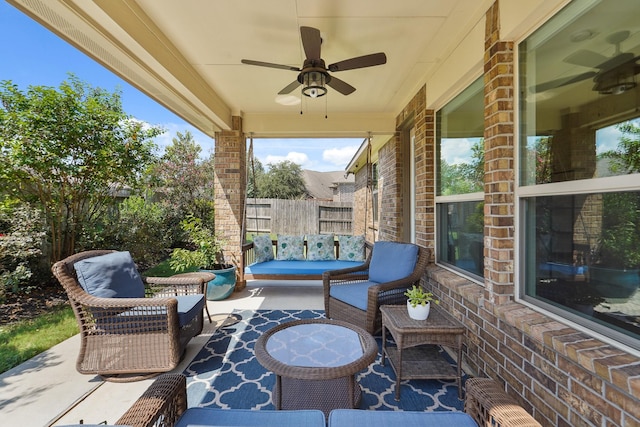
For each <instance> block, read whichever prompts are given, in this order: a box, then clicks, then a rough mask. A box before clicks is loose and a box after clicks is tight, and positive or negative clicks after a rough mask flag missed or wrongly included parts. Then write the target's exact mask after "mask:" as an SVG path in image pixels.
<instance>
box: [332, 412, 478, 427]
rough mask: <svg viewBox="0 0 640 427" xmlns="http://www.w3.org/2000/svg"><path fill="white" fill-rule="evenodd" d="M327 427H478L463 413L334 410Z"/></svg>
mask: <svg viewBox="0 0 640 427" xmlns="http://www.w3.org/2000/svg"><path fill="white" fill-rule="evenodd" d="M328 426H329V427H351V426H376V427H454V426H455V427H478V424H476V422H475V421H474V420H473V418H471V417H470V416H469V415H468V414H465V413H464V412H416V411H361V410H357V409H334V410H333V411H331V413H330V414H329V424H328Z"/></svg>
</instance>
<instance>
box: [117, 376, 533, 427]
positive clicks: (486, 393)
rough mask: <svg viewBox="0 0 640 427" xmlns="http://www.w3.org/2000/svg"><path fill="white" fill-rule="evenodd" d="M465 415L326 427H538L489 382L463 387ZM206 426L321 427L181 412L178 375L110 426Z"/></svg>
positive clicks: (412, 415) (312, 416) (366, 418)
mask: <svg viewBox="0 0 640 427" xmlns="http://www.w3.org/2000/svg"><path fill="white" fill-rule="evenodd" d="M464 406H465V413H462V412H412V411H364V410H358V409H336V410H334V411H332V412H331V413H330V415H329V420H328V426H329V427H348V426H353V425H376V426H378V427H396V426H398V425H402V426H403V427H411V426H421V427H429V426H433V427H436V426H443V425H456V426H460V427H464V426H475V425H478V426H482V427H494V426H501V427H511V426H513V427H515V426H518V427H540V424H539V423H538V422H537V421H536V420H535V419H534V418H533V417H532V416H531V415H529V413H528V412H527V411H525V410H524V409H523V408H522V407H521V406H519V405H518V404H517V402H516V401H515V400H514V399H512V398H511V397H509V396H508V395H507V394H506V393H505V392H504V391H502V389H501V388H500V386H499V385H498V384H497V383H496V382H495V381H493V380H491V379H489V378H472V379H469V380H467V383H466V400H465V405H464ZM160 421H161V422H162V425H163V426H166V427H174V426H175V427H185V426H188V425H198V426H201V427H206V426H211V427H213V426H246V427H249V426H262V427H271V426H273V427H276V426H278V427H280V426H294V425H295V426H310V427H324V426H325V419H324V415H323V414H322V412H321V411H317V410H301V411H270V410H260V411H257V410H243V409H211V408H189V409H187V392H186V379H185V377H184V376H183V375H180V374H165V375H162V376H161V377H159V378H158V379H157V380H155V381H154V383H153V384H152V385H151V386H150V387H149V388H148V389H147V391H145V392H144V394H143V395H142V396H141V397H140V398H139V399H138V400H137V401H136V402H135V403H134V404H133V406H131V408H129V410H128V411H127V412H126V413H125V414H124V415H123V416H122V417H121V418H120V419H119V420H118V421H117V422H116V425H128V426H132V427H147V426H153V425H159V424H158V423H159V422H160Z"/></svg>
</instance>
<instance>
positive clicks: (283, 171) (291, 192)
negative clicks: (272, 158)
mask: <svg viewBox="0 0 640 427" xmlns="http://www.w3.org/2000/svg"><path fill="white" fill-rule="evenodd" d="M305 194H306V187H305V185H304V179H303V178H302V168H301V167H300V165H298V164H295V163H293V162H291V161H289V160H285V161H283V162H280V163H276V164H273V163H270V164H269V171H268V172H267V173H266V174H265V175H264V177H263V179H262V180H260V181H259V182H258V195H259V197H265V198H271V199H299V198H301V197H303V196H304V195H305Z"/></svg>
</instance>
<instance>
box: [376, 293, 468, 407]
mask: <svg viewBox="0 0 640 427" xmlns="http://www.w3.org/2000/svg"><path fill="white" fill-rule="evenodd" d="M380 311H381V313H382V364H383V365H384V363H385V357H388V358H389V362H390V363H391V367H392V368H393V370H394V372H395V373H396V400H398V399H399V398H400V381H402V380H406V379H455V380H457V382H458V397H459V398H460V399H462V339H463V337H464V332H465V327H464V325H463V324H462V323H460V322H459V321H457V320H456V319H454V318H453V317H452V316H451V315H449V314H448V313H446V312H445V311H444V310H442V309H440V308H438V307H435V306H433V305H432V307H431V312H430V314H429V318H428V319H427V320H414V319H412V318H410V317H409V315H408V314H407V308H406V306H397V305H396V306H394V305H385V306H381V307H380ZM387 331H389V333H390V334H391V336H392V337H393V339H394V340H395V342H396V346H395V347H393V346H392V347H388V346H387V340H386V333H387ZM427 344H432V345H441V346H445V347H449V348H451V349H453V350H457V353H458V360H457V363H456V365H457V366H456V369H454V367H453V366H451V364H450V363H449V362H447V361H446V360H445V359H444V358H443V357H442V356H441V355H440V352H439V351H438V350H437V348H433V346H428V345H427Z"/></svg>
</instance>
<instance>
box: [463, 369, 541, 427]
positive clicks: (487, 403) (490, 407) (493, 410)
mask: <svg viewBox="0 0 640 427" xmlns="http://www.w3.org/2000/svg"><path fill="white" fill-rule="evenodd" d="M464 410H465V412H466V413H467V414H469V415H470V416H471V417H472V418H473V419H474V420H475V421H476V423H478V425H479V426H481V427H511V426H513V427H541V424H540V423H538V422H537V421H536V420H535V418H533V417H532V416H531V415H530V414H529V413H528V412H527V411H525V409H524V408H523V407H522V406H520V405H519V404H518V402H517V401H516V400H515V399H514V398H512V397H511V396H509V395H508V394H506V393H505V392H504V391H503V390H502V389H501V388H500V386H499V385H498V383H497V382H495V381H494V380H492V379H490V378H470V379H468V380H467V382H466V398H465V402H464Z"/></svg>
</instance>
